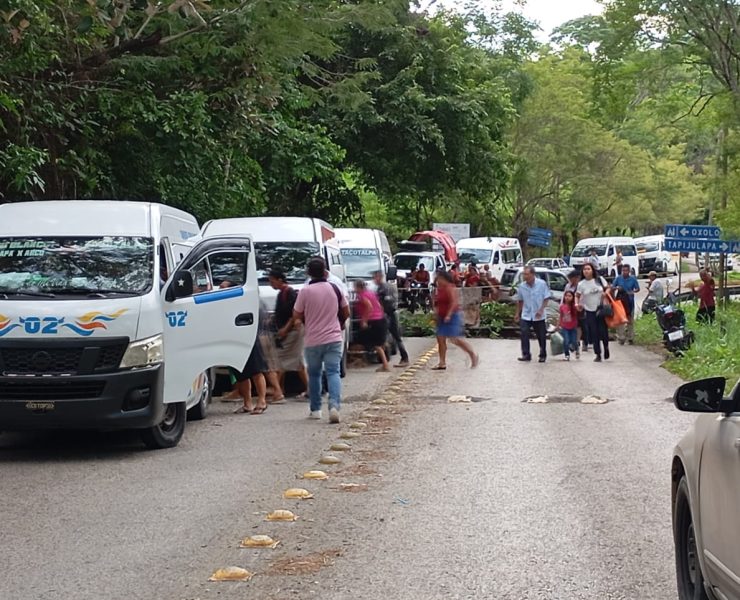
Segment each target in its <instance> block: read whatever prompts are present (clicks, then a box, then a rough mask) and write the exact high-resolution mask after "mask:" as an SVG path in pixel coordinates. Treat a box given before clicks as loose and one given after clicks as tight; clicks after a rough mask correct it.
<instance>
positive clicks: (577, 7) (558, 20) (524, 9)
mask: <svg viewBox="0 0 740 600" xmlns="http://www.w3.org/2000/svg"><path fill="white" fill-rule="evenodd" d="M480 2H481V4H487V3H489V2H487V1H486V0H480ZM458 3H459V2H458V1H456V0H437V1H436V2H435V3H434V4H442V5H444V6H446V7H448V8H454V7H455V6H456V5H457V4H458ZM501 3H502V5H503V8H504V10H505V11H510V10H516V11H518V12H521V13H523V14H524V15H525V16H526V17H527V18H529V19H530V20H532V21H536V22H538V23H539V25H540V27H542V30H543V31H542V32H540V33H539V36H538V37H539V38H540V39H541V40H542V41H547V40H548V39H549V37H550V33H551V32H552V30H553V29H555V28H556V27H558V26H559V25H562V24H563V23H565V22H566V21H570V20H571V19H576V18H578V17H582V16H584V15H594V14H598V13H600V12H601V11H602V9H603V7H602V6H601V5H600V4H599V3H598V2H597V1H596V0H526V3H524V2H518V1H517V0H501ZM424 4H425V3H424V2H422V6H424ZM427 4H428V3H427ZM522 4H523V6H522Z"/></svg>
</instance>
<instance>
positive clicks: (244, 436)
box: [0, 340, 691, 600]
mask: <svg viewBox="0 0 740 600" xmlns="http://www.w3.org/2000/svg"><path fill="white" fill-rule="evenodd" d="M474 343H475V345H476V348H477V349H478V351H479V352H480V355H481V359H482V360H481V366H480V368H479V369H478V370H476V371H471V370H469V369H467V368H466V366H465V364H464V360H463V357H462V354H461V352H459V351H454V352H452V354H451V356H450V360H449V362H450V368H449V369H448V370H447V371H446V372H433V371H430V370H428V368H429V366H431V365H432V364H433V363H434V360H435V357H431V358H429V357H427V358H422V359H421V360H422V361H424V360H429V362H428V363H426V364H423V365H422V364H418V365H417V366H416V367H415V368H414V369H412V371H413V372H408V373H404V374H401V373H400V372H399V371H398V370H397V371H396V372H394V373H392V374H390V375H379V374H376V373H375V372H374V370H373V369H363V370H352V371H350V375H349V377H348V379H347V380H346V386H345V389H346V395H347V396H349V402H348V403H347V404H346V405H345V410H344V411H343V412H344V417H345V418H344V422H343V423H342V425H340V426H337V427H332V426H329V425H327V424H326V423H316V422H312V421H308V420H306V419H305V412H306V409H307V407H306V405H305V404H303V403H298V402H289V403H288V404H286V405H282V406H271V407H270V409H269V410H268V411H267V413H266V414H265V415H264V416H262V417H254V416H235V415H232V414H231V410H232V409H233V405H231V404H225V403H217V404H215V405H214V409H215V410H214V411H213V415H212V416H211V418H209V419H207V420H206V421H204V422H201V423H191V424H190V425H189V427H188V429H187V431H186V434H185V438H184V439H183V441H182V443H181V444H180V446H179V447H178V448H176V449H173V450H170V451H159V452H147V451H143V450H141V449H140V448H139V446H138V443H137V440H136V438H135V437H132V436H130V435H126V434H116V435H110V434H109V435H94V434H56V435H49V434H34V435H30V434H26V435H17V434H13V435H8V434H6V435H3V436H0V481H2V487H0V490H1V491H0V502H2V506H3V510H2V516H3V518H2V519H0V539H2V546H0V547H1V548H2V550H0V564H2V565H3V576H2V577H0V598H1V599H2V600H5V599H8V600H11V599H12V600H16V599H18V600H35V599H44V600H46V599H67V598H74V599H75V600H77V599H79V600H86V599H88V598H89V599H96V600H97V599H99V598H107V599H111V600H118V599H119V598H120V599H122V600H123V599H124V598H125V599H138V598H141V599H147V600H154V599H163V600H195V599H200V600H206V599H215V598H219V599H221V598H226V599H231V598H235V599H236V598H261V599H263V600H270V599H272V600H284V599H289V598H301V599H303V598H321V599H322V600H344V599H350V598H363V599H375V598H377V599H386V598H387V599H391V600H395V599H399V600H406V599H408V600H415V599H417V598H418V599H422V598H423V599H429V598H485V599H489V598H490V599H497V600H503V599H511V600H522V599H530V598H532V599H534V598H537V599H563V600H574V599H581V598H583V599H586V598H588V599H594V598H599V599H608V600H611V599H630V600H633V599H634V600H636V599H644V598H650V599H651V600H667V599H673V598H676V593H675V584H674V575H673V550H672V541H671V533H670V473H669V465H670V453H671V449H672V447H673V445H674V444H675V442H676V441H677V440H678V439H679V437H680V436H681V435H682V434H683V432H684V431H685V430H686V428H687V427H688V425H689V423H690V421H691V417H688V416H686V415H683V414H680V413H678V412H677V411H676V410H675V409H674V408H673V407H672V405H671V403H670V402H669V401H668V400H667V399H668V398H669V397H670V396H671V394H672V392H673V389H674V388H675V386H676V385H677V384H678V380H677V379H676V378H674V377H673V376H672V375H670V374H668V373H666V372H665V371H663V370H662V369H660V368H659V366H658V364H659V360H658V358H657V357H656V356H654V355H652V354H650V353H649V352H647V351H644V350H641V349H638V348H633V347H618V346H616V347H615V348H614V351H613V358H612V360H611V361H609V362H606V363H602V364H598V365H597V364H594V363H593V362H591V360H590V358H591V357H590V356H589V355H585V356H584V358H583V359H582V360H581V361H580V362H575V361H573V362H571V363H568V364H566V363H564V362H561V361H559V360H552V361H550V362H548V363H547V364H545V365H539V364H536V363H533V364H526V365H523V364H519V363H517V362H516V360H515V358H516V356H517V353H518V351H517V343H516V342H512V341H489V340H476V341H475V342H474ZM430 346H431V344H430V342H429V341H424V340H414V341H413V343H412V347H413V350H414V352H413V355H414V356H416V357H418V356H419V355H420V352H422V351H423V350H425V349H426V348H429V347H430ZM399 378H400V379H399ZM389 386H391V387H390V389H389ZM542 394H548V395H550V401H549V402H548V403H542V404H540V403H527V402H523V400H524V399H525V398H527V397H531V396H539V395H542ZM589 394H596V395H598V396H602V397H605V398H607V399H609V402H607V403H606V404H593V405H592V404H582V403H581V402H580V399H581V398H583V397H584V396H587V395H589ZM453 395H468V396H472V397H474V399H475V400H480V401H476V402H472V403H457V402H454V403H451V402H449V397H450V396H453ZM557 396H563V398H558V397H557ZM378 398H381V399H382V401H384V402H388V404H371V403H370V401H371V400H373V399H376V400H377V399H378ZM361 412H362V413H364V414H363V416H362V417H361V418H362V419H363V422H365V423H366V424H367V425H368V427H367V428H365V429H361V430H358V431H360V432H361V436H360V437H358V438H356V439H352V440H348V442H349V443H350V444H351V445H352V449H351V451H349V452H332V454H334V455H336V456H338V457H340V458H341V460H342V462H341V463H340V464H339V465H334V466H327V467H322V466H321V465H319V464H318V459H319V458H320V457H321V456H322V455H323V454H326V453H327V452H328V448H329V445H330V444H331V443H334V442H336V441H338V437H339V433H340V432H347V431H350V426H349V423H350V421H351V419H350V418H348V417H349V416H350V415H351V414H354V415H356V416H358V415H359V414H360V413H361ZM316 468H323V469H324V470H325V471H327V473H329V475H330V478H329V479H328V480H327V481H319V482H317V481H306V480H299V479H296V476H297V475H298V474H300V473H303V472H304V471H306V470H309V469H316ZM342 484H344V485H342ZM347 484H350V485H347ZM351 484H354V485H351ZM295 486H300V487H305V488H306V489H309V490H310V491H311V492H313V493H314V495H315V498H314V499H312V500H303V501H296V500H284V499H282V497H281V494H282V491H283V490H285V489H286V488H289V487H295ZM277 508H288V509H291V510H293V511H294V512H295V513H296V514H298V515H299V517H300V518H299V520H298V521H296V522H294V523H268V522H266V521H265V515H266V513H267V512H269V511H271V510H273V509H277ZM254 534H268V535H271V536H273V537H274V538H275V539H277V540H279V541H280V542H281V543H280V545H279V546H278V547H277V548H276V549H274V550H271V549H260V550H246V549H240V548H239V547H238V544H239V540H241V539H242V538H244V537H245V536H249V535H254ZM229 565H236V566H241V567H244V568H247V569H249V570H250V571H252V572H254V573H256V575H255V577H254V578H253V579H252V580H251V581H249V582H238V583H234V582H220V583H213V582H208V581H207V580H208V577H209V575H210V574H211V573H212V571H214V570H215V569H217V568H219V567H224V566H229Z"/></svg>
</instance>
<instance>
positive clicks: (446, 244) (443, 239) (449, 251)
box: [409, 231, 457, 263]
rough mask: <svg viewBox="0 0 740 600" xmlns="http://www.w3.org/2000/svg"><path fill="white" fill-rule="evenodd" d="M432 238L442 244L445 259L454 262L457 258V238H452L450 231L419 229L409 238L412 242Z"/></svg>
mask: <svg viewBox="0 0 740 600" xmlns="http://www.w3.org/2000/svg"><path fill="white" fill-rule="evenodd" d="M430 238H431V239H433V240H434V241H435V242H437V243H439V245H440V246H442V249H443V250H444V253H445V260H446V261H447V262H448V263H452V262H455V261H456V260H457V248H456V247H455V240H454V239H452V236H451V235H450V234H449V233H445V232H444V231H417V232H416V233H415V234H414V235H412V236H411V237H410V238H409V240H410V241H412V242H424V241H427V240H428V239H430Z"/></svg>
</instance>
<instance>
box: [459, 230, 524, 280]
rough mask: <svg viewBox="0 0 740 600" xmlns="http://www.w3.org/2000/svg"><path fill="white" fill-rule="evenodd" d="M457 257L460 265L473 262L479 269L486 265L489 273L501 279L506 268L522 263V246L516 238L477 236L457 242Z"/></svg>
mask: <svg viewBox="0 0 740 600" xmlns="http://www.w3.org/2000/svg"><path fill="white" fill-rule="evenodd" d="M457 258H458V259H459V260H460V264H461V266H462V267H465V265H466V264H468V263H471V262H474V263H475V264H476V265H477V266H478V268H479V269H482V268H483V266H484V265H488V266H489V268H490V270H491V274H492V275H493V276H494V277H495V278H496V279H498V280H499V281H501V278H502V277H503V276H504V271H505V270H506V269H511V268H515V267H521V266H523V265H524V262H523V258H522V247H521V244H519V240H518V239H516V238H500V237H479V238H467V239H464V240H460V241H459V242H457Z"/></svg>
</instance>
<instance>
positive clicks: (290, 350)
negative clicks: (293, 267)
mask: <svg viewBox="0 0 740 600" xmlns="http://www.w3.org/2000/svg"><path fill="white" fill-rule="evenodd" d="M268 278H269V280H270V286H271V287H272V289H274V290H276V291H277V292H278V295H277V298H276V300H275V315H274V325H275V328H276V329H277V331H276V333H275V346H276V347H277V362H278V375H279V378H280V385H281V387H283V386H284V385H285V374H286V373H290V372H296V373H298V377H299V378H300V380H301V383H302V384H303V389H304V390H305V392H304V393H303V394H302V395H301V397H308V395H307V393H306V392H307V391H308V374H307V373H306V366H305V364H304V363H303V328H302V327H300V326H296V324H295V321H294V320H293V308H294V307H295V301H296V299H297V298H298V292H297V291H296V290H295V289H293V288H292V287H290V286H289V285H288V283H287V278H286V276H285V273H283V272H282V271H279V270H277V269H273V270H272V271H270V273H269V275H268Z"/></svg>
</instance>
